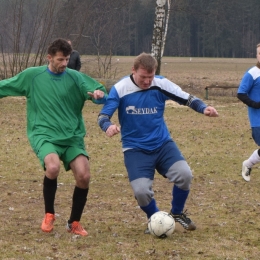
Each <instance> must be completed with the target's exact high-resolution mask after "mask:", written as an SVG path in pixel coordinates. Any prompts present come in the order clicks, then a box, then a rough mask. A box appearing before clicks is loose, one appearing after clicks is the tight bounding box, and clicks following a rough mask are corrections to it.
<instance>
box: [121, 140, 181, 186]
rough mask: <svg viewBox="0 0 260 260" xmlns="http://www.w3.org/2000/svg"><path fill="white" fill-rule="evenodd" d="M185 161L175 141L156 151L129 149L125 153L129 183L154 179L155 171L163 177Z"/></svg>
mask: <svg viewBox="0 0 260 260" xmlns="http://www.w3.org/2000/svg"><path fill="white" fill-rule="evenodd" d="M181 160H185V159H184V157H183V155H182V154H181V152H180V150H179V148H178V147H177V145H176V144H175V142H173V141H169V142H166V143H165V144H164V145H163V146H162V147H160V148H158V149H157V150H154V151H146V150H140V149H129V150H126V151H125V152H124V162H125V167H126V169H127V172H128V178H129V181H130V182H131V181H133V180H136V179H139V178H148V179H150V180H153V179H154V174H155V170H157V172H158V173H159V174H161V175H162V176H164V177H166V176H165V174H166V173H167V172H168V170H169V168H170V167H171V166H172V165H173V164H174V163H175V162H177V161H181Z"/></svg>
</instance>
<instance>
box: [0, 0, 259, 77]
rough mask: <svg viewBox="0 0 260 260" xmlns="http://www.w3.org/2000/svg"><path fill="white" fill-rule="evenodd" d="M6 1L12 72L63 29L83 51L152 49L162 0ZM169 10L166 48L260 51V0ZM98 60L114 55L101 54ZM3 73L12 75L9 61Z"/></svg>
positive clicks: (244, 54)
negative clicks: (156, 12) (156, 14)
mask: <svg viewBox="0 0 260 260" xmlns="http://www.w3.org/2000/svg"><path fill="white" fill-rule="evenodd" d="M0 3H1V9H0V15H1V20H0V52H1V53H2V64H3V67H4V68H5V67H6V64H7V63H8V64H11V65H10V69H8V71H10V70H11V74H10V73H9V74H10V75H14V74H16V73H17V72H19V71H21V70H22V69H24V68H26V67H28V66H36V65H41V64H43V63H44V62H45V56H46V48H47V46H48V44H49V43H50V42H51V41H52V40H53V39H55V38H58V37H63V38H66V39H71V40H72V42H73V46H74V48H75V49H77V50H78V51H79V52H80V54H81V55H94V56H97V57H101V56H104V57H105V59H106V58H107V59H111V57H112V56H115V55H117V56H119V55H120V56H134V55H138V54H139V53H141V52H143V51H145V52H151V45H152V35H153V27H154V19H155V7H156V0H131V1H129V0H113V1H111V0H95V1H93V0H44V1H35V0H0ZM167 11H168V12H170V18H169V24H168V33H167V38H166V44H165V49H164V56H174V57H218V58H221V57H225V58H252V57H255V47H256V44H257V43H258V42H260V19H259V13H260V1H259V0H248V1H244V0H236V1H235V0H229V1H226V0H196V1H194V0H171V5H170V9H169V10H167ZM7 53H8V55H6V54H7ZM29 54H30V55H29ZM31 54H33V57H32V55H31ZM98 62H101V63H100V64H101V66H102V65H104V66H106V64H109V63H110V61H108V62H107V61H106V60H103V61H101V58H98ZM0 74H1V75H0V77H1V78H5V77H6V76H7V75H9V74H8V73H7V70H5V71H2V72H1V68H0Z"/></svg>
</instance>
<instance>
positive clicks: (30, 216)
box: [0, 58, 260, 260]
mask: <svg viewBox="0 0 260 260" xmlns="http://www.w3.org/2000/svg"><path fill="white" fill-rule="evenodd" d="M129 59H130V58H129ZM168 59H169V60H166V58H165V63H167V64H165V65H169V64H171V65H170V66H168V67H171V68H170V70H166V69H165V70H164V69H163V70H162V74H164V75H165V76H167V77H169V78H170V77H175V78H176V79H177V81H175V82H176V83H177V82H178V84H180V85H182V86H183V88H185V89H186V90H189V92H190V93H193V91H194V92H196V95H198V96H199V97H201V98H202V99H203V97H204V87H205V86H206V85H208V84H216V82H218V84H222V83H225V82H228V81H229V83H230V84H234V85H235V84H239V81H240V79H241V77H242V75H243V73H244V71H245V70H246V69H247V68H248V67H250V66H252V65H254V63H255V61H254V60H245V61H244V62H243V61H242V60H240V62H239V61H238V60H235V61H234V62H233V63H232V61H231V59H230V61H228V60H222V61H220V60H217V59H200V60H199V59H198V61H197V63H196V59H192V61H191V62H190V61H189V58H186V59H187V61H186V60H185V59H184V58H183V59H179V58H178V59H179V62H175V60H174V61H172V59H170V58H168ZM176 59H177V58H176ZM120 60H121V58H119V61H120ZM217 65H218V66H217ZM127 66H128V67H131V59H130V61H129V60H128V62H127V59H126V60H125V62H124V65H121V69H122V71H123V70H124V71H125V72H126V70H127ZM217 67H218V68H219V69H218V70H216V68H217ZM213 72H214V73H213ZM122 75H123V74H122ZM118 76H121V75H118ZM204 77H205V79H204ZM171 79H172V80H173V78H171ZM182 80H183V81H182ZM220 82H221V83H220ZM205 102H207V103H209V104H211V105H213V106H214V107H215V108H216V109H217V110H218V112H219V117H218V118H208V117H204V116H203V115H201V114H198V113H196V112H194V111H192V110H190V109H189V108H187V107H183V106H176V105H174V104H172V103H169V104H167V107H166V112H165V120H166V122H167V125H168V128H169V130H170V132H171V134H172V137H173V139H174V140H175V141H176V143H177V144H178V146H179V148H180V149H181V151H182V152H183V154H184V156H185V157H186V159H187V161H188V163H189V165H190V166H191V169H192V171H193V175H194V179H193V182H192V187H191V192H190V196H189V198H188V201H187V203H186V209H187V210H188V212H189V214H190V215H189V216H190V217H191V218H192V220H193V221H194V222H195V223H196V225H197V230H196V231H194V232H187V231H185V230H184V229H182V227H180V225H179V224H176V230H175V232H174V234H173V235H172V236H171V237H170V238H167V239H157V238H155V237H153V236H150V235H145V234H143V231H144V229H145V228H146V225H147V222H146V218H145V215H144V214H143V213H142V211H141V210H140V209H139V208H138V207H137V203H136V201H135V199H134V198H133V195H132V190H131V188H130V186H129V183H128V179H127V174H126V170H125V167H124V164H123V155H122V152H121V143H120V136H115V137H113V138H111V139H110V138H108V137H106V136H105V134H104V133H103V132H101V130H100V129H99V128H98V126H97V123H96V119H97V115H98V113H99V111H100V109H101V107H100V106H97V105H94V104H92V103H90V102H87V103H86V106H85V107H84V110H83V115H84V119H85V121H86V127H87V129H88V133H87V136H86V138H85V143H86V146H87V150H88V151H89V153H90V156H91V160H90V163H91V169H92V170H91V172H92V179H91V185H90V192H89V196H88V201H87V205H86V207H85V210H84V213H83V216H82V220H81V223H82V225H83V226H84V227H85V228H86V229H87V230H88V232H89V236H88V237H77V236H73V235H71V234H69V233H67V232H66V230H65V224H66V221H67V219H68V217H69V214H70V207H71V196H72V192H73V189H74V181H73V176H72V173H71V172H65V171H64V170H63V169H62V171H61V173H60V177H59V179H58V183H59V184H58V191H57V195H56V203H55V209H56V214H57V218H56V222H55V229H54V231H53V232H52V233H50V234H45V233H42V232H41V230H40V225H41V221H42V218H43V215H44V206H43V197H42V180H43V176H44V172H43V170H42V169H41V167H40V164H39V162H38V159H37V158H36V156H35V155H34V153H33V151H32V149H31V147H30V146H29V143H28V140H27V137H26V120H25V114H26V111H25V109H26V100H25V99H24V98H4V99H1V100H0V111H1V112H0V114H1V117H0V146H1V151H0V191H1V197H0V205H1V210H0V219H1V225H0V259H9V260H11V259H15V260H18V259H19V260H22V259H25V260H27V259H28V260H29V259H30V260H31V259H62V260H63V259H91V260H96V259H97V260H99V259H100V260H101V259H102V260H103V259H104V260H105V259H106V260H107V259H111V260H142V259H154V260H155V259H156V260H157V259H171V260H180V259H182V260H186V259H187V260H190V259H192V260H193V259H194V260H197V259H207V260H210V259H212V260H215V259H216V260H217V259H219V260H222V259H241V260H242V259H243V260H245V259H248V260H249V259H250V260H252V259H253V260H254V259H256V260H257V259H259V252H260V238H259V230H260V224H259V222H258V217H259V213H260V194H259V182H260V177H259V175H258V172H259V167H256V168H255V169H253V171H252V177H251V179H252V181H251V182H249V183H246V182H245V181H244V180H243V179H242V177H241V173H240V172H241V165H242V161H243V160H244V159H245V158H247V157H248V156H249V155H250V154H251V153H252V151H253V150H254V149H256V148H257V147H256V145H255V144H254V142H253V140H252V138H251V132H250V127H249V124H248V120H247V109H246V107H245V105H243V104H242V103H241V102H239V101H238V100H237V99H236V97H235V96H234V95H230V93H226V92H223V91H221V92H212V94H211V95H210V96H209V100H207V101H205ZM113 121H114V122H117V117H116V115H115V116H114V117H113ZM171 187H172V186H171V184H170V183H168V182H167V180H166V179H163V178H160V177H159V176H158V174H157V175H156V178H155V183H154V191H155V198H156V200H157V203H158V206H159V207H160V209H161V210H164V211H169V210H170V201H171Z"/></svg>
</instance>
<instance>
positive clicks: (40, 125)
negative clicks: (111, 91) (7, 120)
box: [0, 66, 106, 153]
mask: <svg viewBox="0 0 260 260" xmlns="http://www.w3.org/2000/svg"><path fill="white" fill-rule="evenodd" d="M97 89H100V90H102V91H103V92H105V93H106V89H105V88H104V86H103V85H101V84H100V83H98V82H97V81H95V80H94V79H92V78H90V77H89V76H87V75H85V74H83V73H81V72H78V71H75V70H71V69H68V68H67V69H66V70H65V71H64V72H63V73H60V74H55V73H52V72H51V71H50V70H49V69H48V67H47V66H40V67H32V68H28V69H26V70H24V71H23V72H21V73H19V74H17V75H16V76H14V77H12V78H9V79H5V80H2V81H0V98H3V97H6V96H25V97H26V98H27V136H28V138H29V141H30V144H31V146H32V148H33V150H34V151H35V153H37V152H38V150H39V148H40V147H41V146H42V144H44V143H45V142H51V143H54V144H57V145H66V146H70V145H75V144H76V145H78V146H80V147H82V148H84V147H85V145H84V136H85V134H86V129H85V124H84V121H83V117H82V108H83V106H84V103H85V101H86V100H92V101H93V102H94V103H97V104H103V103H105V101H106V95H105V97H104V98H103V99H99V100H94V99H92V97H91V96H89V95H88V93H87V92H93V91H94V90H97Z"/></svg>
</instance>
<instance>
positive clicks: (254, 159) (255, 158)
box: [242, 127, 260, 181]
mask: <svg viewBox="0 0 260 260" xmlns="http://www.w3.org/2000/svg"><path fill="white" fill-rule="evenodd" d="M252 137H253V139H254V141H255V143H256V144H257V145H258V146H260V127H252ZM259 162H260V149H257V150H255V151H254V152H253V153H252V154H251V155H250V156H249V158H248V159H247V160H245V161H243V163H242V176H243V178H244V180H245V181H250V174H251V170H252V167H253V166H254V165H255V164H257V163H259Z"/></svg>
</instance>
